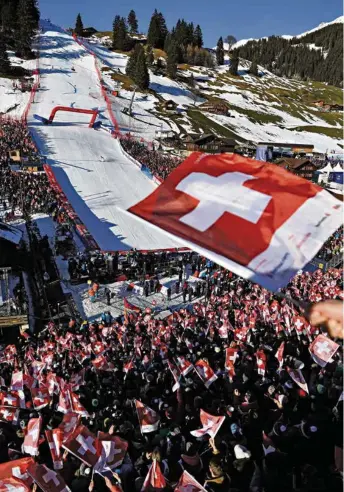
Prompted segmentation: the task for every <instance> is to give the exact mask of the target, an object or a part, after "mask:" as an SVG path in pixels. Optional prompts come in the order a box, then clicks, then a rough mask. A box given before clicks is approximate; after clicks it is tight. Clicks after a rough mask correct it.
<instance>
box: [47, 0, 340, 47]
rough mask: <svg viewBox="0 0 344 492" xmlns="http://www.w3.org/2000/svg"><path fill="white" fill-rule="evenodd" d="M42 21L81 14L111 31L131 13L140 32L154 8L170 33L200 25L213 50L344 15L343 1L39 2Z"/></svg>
mask: <svg viewBox="0 0 344 492" xmlns="http://www.w3.org/2000/svg"><path fill="white" fill-rule="evenodd" d="M39 4H40V10H41V16H42V18H50V20H51V22H52V23H55V24H58V25H60V26H62V27H65V28H66V27H72V26H74V25H75V18H76V16H77V14H78V12H80V14H81V16H82V19H83V23H84V26H85V27H90V26H92V27H94V28H96V29H97V30H98V31H108V30H111V28H112V21H113V19H114V17H115V15H121V16H123V17H127V15H128V12H129V10H130V9H133V10H135V12H136V15H137V18H138V21H139V30H140V32H146V31H147V29H148V25H149V21H150V18H151V15H152V13H153V11H154V9H155V8H157V9H158V10H159V11H161V12H162V13H163V15H164V17H165V19H166V22H167V26H168V28H171V27H172V26H173V25H175V23H176V22H177V20H178V19H179V18H184V19H185V20H186V21H188V22H191V21H192V22H193V23H194V24H195V25H197V24H200V26H201V28H202V31H203V38H204V45H205V46H206V47H212V46H214V45H216V42H217V40H218V38H219V37H220V36H223V37H226V36H227V35H228V34H232V35H233V36H235V37H236V38H237V40H239V39H246V38H259V37H263V36H270V35H273V34H276V35H279V34H280V35H281V34H290V35H296V34H300V33H302V32H304V31H308V30H310V29H312V28H313V27H316V26H318V25H319V24H320V23H321V22H329V21H332V20H334V19H335V18H337V17H339V16H341V15H342V14H343V10H342V0H327V1H326V2H325V1H324V0H260V1H258V0H239V1H237V0H232V1H231V0H215V1H213V2H211V1H209V0H159V1H157V0H129V1H128V0H101V1H96V0H73V1H71V0H58V1H56V0H39Z"/></svg>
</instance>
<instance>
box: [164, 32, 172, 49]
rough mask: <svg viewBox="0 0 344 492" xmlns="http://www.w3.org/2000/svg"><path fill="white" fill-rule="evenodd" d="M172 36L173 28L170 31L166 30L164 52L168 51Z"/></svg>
mask: <svg viewBox="0 0 344 492" xmlns="http://www.w3.org/2000/svg"><path fill="white" fill-rule="evenodd" d="M172 36H173V30H172V32H168V33H167V35H166V38H165V42H164V51H166V53H167V52H168V49H169V47H170V44H171V40H172Z"/></svg>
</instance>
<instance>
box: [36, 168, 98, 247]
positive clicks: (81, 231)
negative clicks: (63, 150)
mask: <svg viewBox="0 0 344 492" xmlns="http://www.w3.org/2000/svg"><path fill="white" fill-rule="evenodd" d="M43 167H44V171H45V172H46V175H47V176H48V180H49V183H50V186H51V187H52V189H53V190H54V191H55V193H57V194H58V195H59V200H60V201H61V203H62V204H63V208H64V210H65V212H66V213H67V215H68V217H69V219H70V220H71V221H72V222H73V224H74V228H75V231H76V233H77V234H78V236H79V237H80V239H81V241H82V242H83V244H84V246H85V247H86V248H87V249H91V250H94V249H100V248H99V246H98V244H97V242H96V241H95V239H94V238H93V236H92V235H91V234H90V232H89V231H88V230H87V228H86V226H85V225H84V224H83V223H82V222H81V220H80V219H79V217H78V215H77V214H76V213H75V211H74V209H73V207H72V206H71V204H70V203H69V201H68V198H67V197H66V195H65V194H64V192H63V190H62V188H61V186H60V184H59V183H58V181H57V179H56V177H55V175H54V173H53V171H52V169H51V167H50V166H48V165H47V164H44V166H43Z"/></svg>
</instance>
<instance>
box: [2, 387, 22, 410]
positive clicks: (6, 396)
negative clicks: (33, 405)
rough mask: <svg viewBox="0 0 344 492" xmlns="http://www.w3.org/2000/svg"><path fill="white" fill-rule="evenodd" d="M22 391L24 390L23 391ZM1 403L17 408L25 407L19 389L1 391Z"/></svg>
mask: <svg viewBox="0 0 344 492" xmlns="http://www.w3.org/2000/svg"><path fill="white" fill-rule="evenodd" d="M21 393H22V392H21ZM1 404H2V405H3V406H4V407H16V408H23V407H24V408H25V401H24V405H23V404H22V402H21V398H20V395H19V392H18V391H11V392H9V393H6V392H2V393H1Z"/></svg>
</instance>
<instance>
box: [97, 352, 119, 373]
mask: <svg viewBox="0 0 344 492" xmlns="http://www.w3.org/2000/svg"><path fill="white" fill-rule="evenodd" d="M92 365H93V366H94V367H95V368H96V369H97V370H98V371H113V370H114V368H115V366H114V365H113V364H112V362H109V361H108V360H107V359H106V357H104V355H99V356H98V357H96V358H95V359H94V360H93V361H92Z"/></svg>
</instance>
